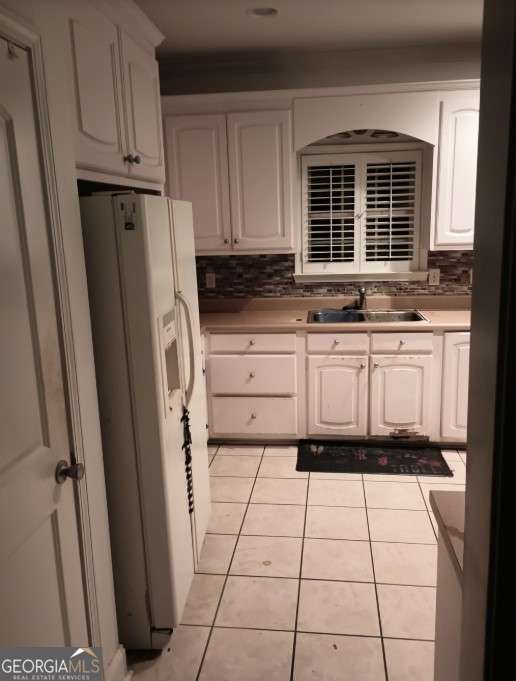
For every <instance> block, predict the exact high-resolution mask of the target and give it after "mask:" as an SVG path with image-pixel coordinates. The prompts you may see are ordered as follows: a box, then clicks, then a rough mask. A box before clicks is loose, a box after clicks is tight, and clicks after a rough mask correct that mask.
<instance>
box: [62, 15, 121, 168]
mask: <svg viewBox="0 0 516 681" xmlns="http://www.w3.org/2000/svg"><path fill="white" fill-rule="evenodd" d="M69 30H70V44H71V49H72V55H73V60H74V75H75V107H76V126H77V133H76V160H77V165H78V166H79V167H81V168H88V169H91V170H98V171H103V172H106V173H116V174H126V173H127V172H128V168H129V166H128V164H127V163H126V162H125V161H124V156H125V153H126V149H125V144H126V131H125V121H124V116H123V101H122V85H121V73H120V47H119V42H118V30H117V27H116V26H115V25H114V24H112V23H111V22H110V21H109V19H108V18H107V17H105V16H104V15H103V14H102V13H101V12H99V11H98V10H97V9H96V8H95V7H94V6H93V5H92V4H91V3H86V2H83V3H73V15H72V17H71V19H70V22H69ZM92 46H94V49H92Z"/></svg>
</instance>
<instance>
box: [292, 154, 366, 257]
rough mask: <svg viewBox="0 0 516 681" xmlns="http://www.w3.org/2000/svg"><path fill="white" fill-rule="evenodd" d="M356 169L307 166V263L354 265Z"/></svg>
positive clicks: (340, 166) (352, 165)
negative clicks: (348, 263)
mask: <svg viewBox="0 0 516 681" xmlns="http://www.w3.org/2000/svg"><path fill="white" fill-rule="evenodd" d="M355 194H356V167H355V164H354V163H347V164H342V165H308V167H307V168H306V194H305V201H306V203H305V211H306V213H305V214H306V224H305V241H306V243H305V260H306V261H307V262H313V263H315V262H321V263H322V262H325V263H339V262H341V263H346V262H354V261H355V259H356V256H357V253H356V250H355V212H356V198H355Z"/></svg>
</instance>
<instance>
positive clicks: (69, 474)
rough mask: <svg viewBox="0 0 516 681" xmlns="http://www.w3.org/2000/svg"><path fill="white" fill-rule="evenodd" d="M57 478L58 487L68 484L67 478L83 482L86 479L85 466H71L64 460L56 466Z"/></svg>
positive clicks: (74, 464) (80, 464)
mask: <svg viewBox="0 0 516 681" xmlns="http://www.w3.org/2000/svg"><path fill="white" fill-rule="evenodd" d="M55 478H56V482H57V484H58V485H62V484H63V483H64V482H66V478H71V479H72V480H82V479H83V478H84V464H82V463H72V464H70V463H68V461H65V459H62V460H61V461H59V463H58V464H57V466H56V472H55Z"/></svg>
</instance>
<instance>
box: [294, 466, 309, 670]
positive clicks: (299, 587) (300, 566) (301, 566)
mask: <svg viewBox="0 0 516 681" xmlns="http://www.w3.org/2000/svg"><path fill="white" fill-rule="evenodd" d="M305 480H306V496H305V517H304V520H303V537H302V539H301V557H300V561H299V581H298V586H297V602H296V616H295V619H294V638H293V641H292V660H291V661H290V681H294V665H295V662H296V644H297V633H298V632H297V624H298V618H299V601H300V599H301V579H302V575H303V555H304V552H305V535H306V516H307V514H308V495H309V493H310V473H308V478H305Z"/></svg>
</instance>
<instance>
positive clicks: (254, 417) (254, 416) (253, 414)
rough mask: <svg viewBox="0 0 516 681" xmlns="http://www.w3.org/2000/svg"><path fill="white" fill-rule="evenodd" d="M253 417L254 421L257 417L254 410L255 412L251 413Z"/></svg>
mask: <svg viewBox="0 0 516 681" xmlns="http://www.w3.org/2000/svg"><path fill="white" fill-rule="evenodd" d="M251 419H252V420H253V421H254V420H255V419H256V414H255V413H254V411H253V413H252V414H251Z"/></svg>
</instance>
